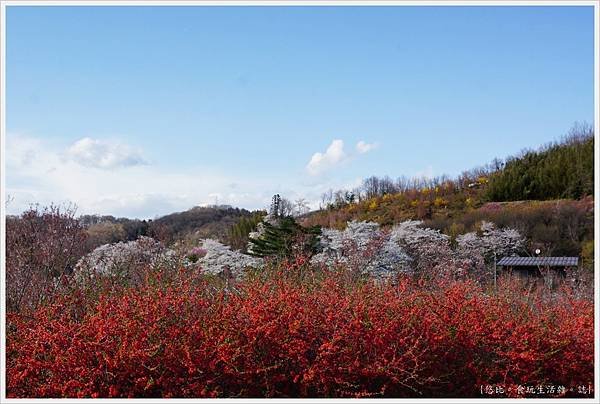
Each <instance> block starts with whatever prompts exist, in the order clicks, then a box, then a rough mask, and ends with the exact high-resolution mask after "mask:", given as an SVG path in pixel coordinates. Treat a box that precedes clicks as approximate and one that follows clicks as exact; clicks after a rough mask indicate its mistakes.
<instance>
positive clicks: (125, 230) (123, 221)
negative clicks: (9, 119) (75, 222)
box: [79, 206, 252, 249]
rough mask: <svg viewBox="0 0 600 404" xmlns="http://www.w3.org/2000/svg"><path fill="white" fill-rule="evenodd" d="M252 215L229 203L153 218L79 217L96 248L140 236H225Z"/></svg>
mask: <svg viewBox="0 0 600 404" xmlns="http://www.w3.org/2000/svg"><path fill="white" fill-rule="evenodd" d="M251 215H252V212H250V211H248V210H245V209H239V208H232V207H230V206H209V207H200V206H197V207H194V208H192V209H189V210H186V211H183V212H175V213H171V214H168V215H165V216H161V217H159V218H156V219H154V220H138V219H128V218H115V217H113V216H97V215H85V216H82V217H80V218H79V220H80V222H81V223H82V224H83V225H84V226H85V227H86V231H87V234H88V248H89V249H93V248H95V247H97V246H99V245H102V244H106V243H114V242H118V241H128V240H129V241H130V240H135V239H137V238H138V237H139V236H151V237H154V238H156V239H159V240H161V241H163V242H164V243H166V244H171V243H173V242H175V241H178V240H196V239H200V238H216V239H220V240H223V239H225V238H226V237H227V236H228V232H229V229H230V228H231V227H232V226H233V225H234V224H235V223H237V222H238V221H239V220H240V219H241V218H244V217H250V216H251Z"/></svg>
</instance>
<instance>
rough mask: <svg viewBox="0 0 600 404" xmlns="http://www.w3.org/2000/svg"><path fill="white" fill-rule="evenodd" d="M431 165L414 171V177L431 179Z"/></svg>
mask: <svg viewBox="0 0 600 404" xmlns="http://www.w3.org/2000/svg"><path fill="white" fill-rule="evenodd" d="M433 174H434V173H433V167H432V166H427V167H426V168H425V169H424V170H421V171H417V172H416V173H415V177H416V178H425V179H432V178H433Z"/></svg>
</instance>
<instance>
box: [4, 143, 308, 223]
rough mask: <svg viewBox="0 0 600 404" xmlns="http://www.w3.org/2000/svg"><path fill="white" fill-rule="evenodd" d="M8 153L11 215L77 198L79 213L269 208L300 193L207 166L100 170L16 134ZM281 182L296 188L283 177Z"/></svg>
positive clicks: (153, 213)
mask: <svg viewBox="0 0 600 404" xmlns="http://www.w3.org/2000/svg"><path fill="white" fill-rule="evenodd" d="M84 149H85V148H84ZM6 157H7V159H6V196H7V197H10V198H11V199H12V200H11V201H10V203H9V204H8V205H7V213H9V214H19V213H21V212H22V211H24V210H25V209H27V208H28V207H29V206H30V205H31V204H36V203H39V204H40V205H41V206H46V205H49V204H50V203H59V204H60V203H68V202H73V203H75V204H76V205H77V208H78V210H77V212H78V214H110V215H115V216H126V217H137V218H153V217H155V216H157V215H164V214H168V213H172V212H175V211H182V210H187V209H190V208H192V207H194V206H199V205H206V204H214V203H215V195H218V202H219V204H229V205H232V206H239V207H245V208H247V209H263V208H266V207H268V206H269V203H270V200H271V196H272V195H273V194H274V193H276V192H279V193H281V195H284V196H286V197H287V196H288V195H289V197H295V195H293V194H292V193H291V192H284V191H286V190H282V189H281V188H278V185H277V181H278V180H277V179H274V178H273V177H270V178H269V179H260V178H256V177H250V176H245V175H243V174H242V175H236V176H231V175H227V174H225V173H222V172H218V171H215V170H212V169H210V168H208V167H201V166H197V167H188V168H187V169H185V170H182V169H175V168H172V167H165V166H161V164H160V163H159V162H157V163H156V164H152V165H136V166H130V167H128V168H127V169H126V170H110V169H99V167H98V166H99V164H96V165H91V164H87V165H84V164H81V163H80V162H79V161H75V160H74V159H72V158H66V153H65V151H64V149H61V148H59V147H55V146H53V145H52V144H51V143H50V142H48V141H47V140H44V139H43V138H38V137H31V136H23V135H17V134H10V133H9V134H7V136H6ZM91 161H98V160H97V159H96V160H95V158H91ZM100 161H102V160H100ZM114 161H118V159H116V160H110V159H109V160H105V162H103V163H101V165H100V167H110V166H114V165H115V163H114ZM117 166H118V165H117ZM121 166H122V164H121ZM285 178H286V179H287V177H285ZM281 183H282V184H285V185H286V187H290V188H292V189H295V188H296V187H295V186H294V185H293V184H289V183H288V182H285V181H283V180H281ZM231 184H236V187H235V188H232V187H231ZM288 191H289V190H288ZM299 192H300V193H302V192H303V190H299Z"/></svg>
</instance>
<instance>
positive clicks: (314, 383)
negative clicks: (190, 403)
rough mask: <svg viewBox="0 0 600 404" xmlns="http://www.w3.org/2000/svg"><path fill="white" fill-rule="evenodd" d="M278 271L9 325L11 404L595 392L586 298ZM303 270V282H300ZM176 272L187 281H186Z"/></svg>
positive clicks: (282, 267) (62, 310)
mask: <svg viewBox="0 0 600 404" xmlns="http://www.w3.org/2000/svg"><path fill="white" fill-rule="evenodd" d="M308 265H309V264H308V263H307V260H306V259H301V258H298V259H294V260H288V261H285V262H283V263H281V264H279V266H274V268H271V269H270V271H271V272H269V273H268V274H267V275H265V274H264V273H263V276H249V277H246V278H245V279H243V280H240V281H235V282H232V283H228V284H227V285H226V286H225V287H216V286H215V285H214V283H211V282H210V281H209V280H205V281H202V280H199V279H195V280H194V281H193V282H192V281H189V280H187V279H186V277H185V276H181V277H180V278H178V279H174V280H170V281H169V282H160V281H156V280H155V281H153V282H147V284H146V285H145V286H142V287H135V288H134V287H129V288H124V289H123V290H122V291H120V292H119V293H111V294H104V295H101V296H100V297H99V298H98V300H97V301H96V300H95V301H89V300H86V297H85V296H84V295H83V294H81V293H71V294H69V295H68V296H65V297H63V298H62V299H59V300H56V301H54V302H53V303H52V304H50V305H47V306H44V307H41V308H39V309H38V310H37V311H35V312H34V313H32V314H31V315H28V316H25V315H21V314H17V313H12V314H9V317H8V321H7V329H8V332H7V347H6V350H7V357H6V360H7V366H6V369H7V394H8V396H9V397H477V396H480V395H481V394H482V387H481V386H483V385H488V384H494V385H498V384H501V385H503V386H505V387H506V391H505V393H504V395H505V396H519V395H526V393H523V392H522V390H520V389H519V388H518V386H519V385H523V386H524V385H538V384H545V385H557V386H565V387H566V388H567V389H566V390H564V391H563V390H559V392H557V393H556V394H553V395H555V396H561V395H577V391H576V390H575V392H573V391H571V390H569V389H570V388H571V387H574V386H575V387H576V386H579V385H588V384H592V381H593V376H594V375H593V369H594V368H593V344H594V334H593V302H592V301H589V300H582V299H579V298H577V297H576V296H574V295H572V294H570V293H569V292H568V291H563V292H562V293H560V294H557V295H552V296H544V295H542V294H535V293H533V294H524V293H522V291H521V290H520V289H519V286H518V285H515V284H512V283H506V284H501V288H500V291H499V292H497V293H487V292H485V291H484V290H482V289H481V287H480V286H478V285H477V284H475V283H473V282H470V281H451V280H445V281H435V282H433V281H432V283H423V282H420V283H418V282H415V281H412V280H410V279H399V280H398V281H397V282H395V283H385V284H381V283H379V284H378V283H374V282H373V281H364V280H362V281H357V280H355V279H354V280H349V278H348V277H344V276H340V274H339V273H337V272H319V271H317V270H312V269H311V268H310V267H309V266H308ZM300 273H302V276H299V275H298V274H300ZM183 275H185V274H183Z"/></svg>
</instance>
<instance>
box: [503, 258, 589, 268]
mask: <svg viewBox="0 0 600 404" xmlns="http://www.w3.org/2000/svg"><path fill="white" fill-rule="evenodd" d="M578 262H579V258H578V257H504V258H502V259H501V260H500V261H498V265H501V266H509V267H513V266H515V267H576V266H577V263H578Z"/></svg>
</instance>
